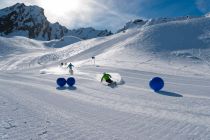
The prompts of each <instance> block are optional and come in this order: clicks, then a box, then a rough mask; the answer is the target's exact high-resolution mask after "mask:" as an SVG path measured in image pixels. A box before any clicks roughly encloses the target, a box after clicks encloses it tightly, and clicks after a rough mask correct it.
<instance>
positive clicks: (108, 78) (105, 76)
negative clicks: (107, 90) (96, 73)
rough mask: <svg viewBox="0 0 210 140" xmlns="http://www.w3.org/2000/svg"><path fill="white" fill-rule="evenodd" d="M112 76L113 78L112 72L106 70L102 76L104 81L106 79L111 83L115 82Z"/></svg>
mask: <svg viewBox="0 0 210 140" xmlns="http://www.w3.org/2000/svg"><path fill="white" fill-rule="evenodd" d="M111 78H112V76H111V75H110V74H108V73H105V72H104V75H103V76H102V78H101V82H103V80H105V81H106V82H107V83H109V84H111V83H113V81H112V79H111Z"/></svg>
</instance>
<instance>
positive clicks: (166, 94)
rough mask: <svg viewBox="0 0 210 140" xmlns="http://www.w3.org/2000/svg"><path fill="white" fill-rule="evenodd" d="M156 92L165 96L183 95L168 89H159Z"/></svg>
mask: <svg viewBox="0 0 210 140" xmlns="http://www.w3.org/2000/svg"><path fill="white" fill-rule="evenodd" d="M156 93H158V94H161V95H165V96H171V97H183V96H182V95H181V94H178V93H173V92H168V91H157V92H156Z"/></svg>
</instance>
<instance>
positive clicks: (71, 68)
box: [68, 63, 74, 75]
mask: <svg viewBox="0 0 210 140" xmlns="http://www.w3.org/2000/svg"><path fill="white" fill-rule="evenodd" d="M73 67H74V65H72V63H70V64H69V65H68V68H69V73H70V74H71V75H73Z"/></svg>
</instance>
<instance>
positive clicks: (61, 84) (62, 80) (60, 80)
mask: <svg viewBox="0 0 210 140" xmlns="http://www.w3.org/2000/svg"><path fill="white" fill-rule="evenodd" d="M65 84H66V79H65V78H58V79H57V85H58V86H59V87H64V86H65Z"/></svg>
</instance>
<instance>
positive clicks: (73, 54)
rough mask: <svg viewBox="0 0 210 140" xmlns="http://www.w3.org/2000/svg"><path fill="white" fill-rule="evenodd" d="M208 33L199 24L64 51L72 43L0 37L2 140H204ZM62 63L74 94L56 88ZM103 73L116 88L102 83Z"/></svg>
mask: <svg viewBox="0 0 210 140" xmlns="http://www.w3.org/2000/svg"><path fill="white" fill-rule="evenodd" d="M209 29H210V18H207V17H201V18H196V19H189V20H178V21H170V22H166V23H160V24H154V25H150V26H141V27H138V28H131V29H128V30H127V31H126V32H124V33H123V32H121V33H118V34H115V35H113V36H108V37H101V38H95V39H90V40H82V41H80V42H77V43H74V44H72V45H68V46H65V47H62V46H63V45H65V43H66V42H67V44H68V41H70V40H71V39H72V37H71V36H70V37H66V38H63V40H52V41H36V40H32V39H27V38H24V37H14V38H5V37H0V55H1V57H0V70H1V73H0V112H1V113H0V120H1V121H0V139H3V140H4V139H9V140H13V139H50V140H57V139H67V140H69V139H71V140H75V139H85V140H86V139H90V140H94V139H95V140H98V139H100V140H116V139H120V140H131V139H132V140H139V139H144V140H157V139H161V140H169V139H170V140H177V139H179V140H188V139H201V140H209V139H210V119H209V116H210V102H209V101H210V94H209V90H210V87H209V84H210V82H209V81H210V77H209V74H210V68H209V62H210V60H209V58H210V57H209V56H210V55H209V54H210V53H209V51H210V46H209V44H210V42H209V41H210V40H209V38H210V33H209ZM69 38H70V39H69ZM53 46H54V47H53ZM55 46H56V47H55ZM60 47H62V48H60ZM92 56H95V58H96V65H94V62H93V60H92V59H91V57H92ZM61 62H66V63H69V62H72V63H73V64H74V68H73V70H74V75H73V77H74V78H75V79H76V84H75V86H73V87H67V86H66V87H64V88H57V85H56V79H57V78H59V77H64V78H68V77H70V75H69V72H68V68H67V66H66V65H64V66H60V63H61ZM103 72H108V73H110V74H111V75H112V76H113V79H115V80H117V82H118V86H117V87H115V88H111V87H108V86H106V84H103V83H101V82H100V79H101V75H102V73H103ZM156 76H159V77H162V78H163V79H164V81H165V87H164V89H163V90H162V91H160V92H157V93H155V92H153V91H152V90H151V89H150V87H149V81H150V80H151V79H152V78H153V77H156ZM71 77H72V75H71Z"/></svg>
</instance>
